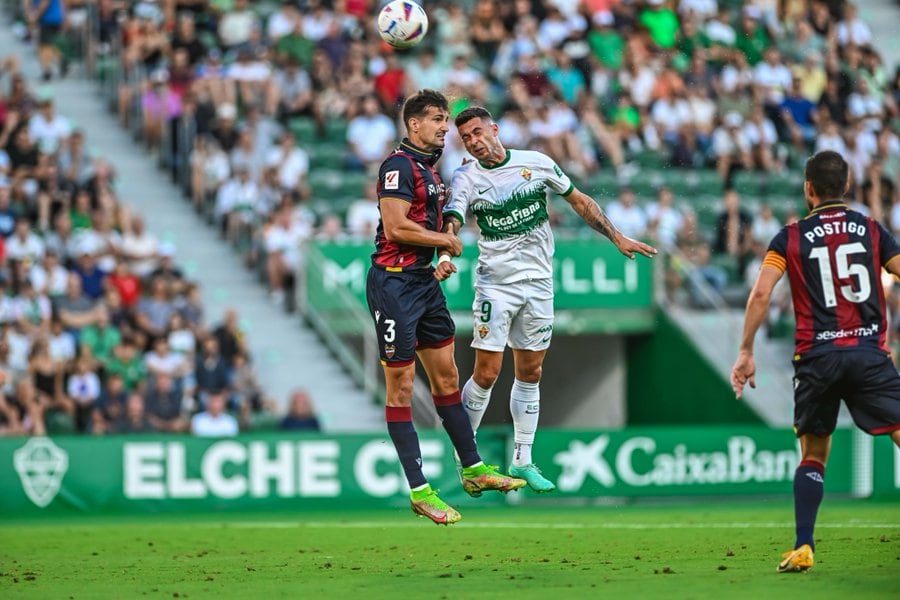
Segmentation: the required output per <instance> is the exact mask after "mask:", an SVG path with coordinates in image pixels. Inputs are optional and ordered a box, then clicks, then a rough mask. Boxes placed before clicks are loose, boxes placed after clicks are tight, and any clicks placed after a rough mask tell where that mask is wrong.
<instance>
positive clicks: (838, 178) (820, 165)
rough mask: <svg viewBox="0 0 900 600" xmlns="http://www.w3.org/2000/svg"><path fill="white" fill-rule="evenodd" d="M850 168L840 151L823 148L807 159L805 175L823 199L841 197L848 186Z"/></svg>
mask: <svg viewBox="0 0 900 600" xmlns="http://www.w3.org/2000/svg"><path fill="white" fill-rule="evenodd" d="M849 171H850V168H849V166H848V165H847V161H846V160H844V157H843V156H841V155H840V153H838V152H835V151H834V150H823V151H821V152H816V153H815V154H813V155H812V156H811V157H810V158H809V160H807V161H806V170H805V173H804V175H805V177H806V181H808V182H809V183H810V184H811V185H812V188H813V191H814V192H815V193H816V196H818V197H819V198H822V199H823V200H833V199H835V198H841V197H843V195H844V190H846V188H847V178H848V176H849Z"/></svg>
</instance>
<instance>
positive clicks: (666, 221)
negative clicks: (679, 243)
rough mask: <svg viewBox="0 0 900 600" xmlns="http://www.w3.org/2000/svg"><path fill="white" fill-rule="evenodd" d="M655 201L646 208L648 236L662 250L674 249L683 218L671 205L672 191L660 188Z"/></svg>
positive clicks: (663, 187)
mask: <svg viewBox="0 0 900 600" xmlns="http://www.w3.org/2000/svg"><path fill="white" fill-rule="evenodd" d="M656 197H657V201H656V202H654V203H652V204H650V205H649V206H648V207H647V221H648V234H649V236H650V239H652V240H653V241H654V242H655V243H656V244H658V245H659V246H661V247H662V248H663V249H666V250H669V249H672V248H674V246H675V241H676V239H677V236H678V232H679V231H680V230H681V228H682V226H683V224H684V217H683V216H682V214H681V211H679V210H678V209H677V208H675V206H674V205H673V200H674V196H673V195H672V190H671V189H669V188H668V187H665V186H662V187H660V188H659V190H658V191H657V196H656Z"/></svg>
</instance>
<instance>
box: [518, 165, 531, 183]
mask: <svg viewBox="0 0 900 600" xmlns="http://www.w3.org/2000/svg"><path fill="white" fill-rule="evenodd" d="M519 175H521V176H522V179H524V180H525V181H531V169H529V168H528V167H522V170H521V171H519Z"/></svg>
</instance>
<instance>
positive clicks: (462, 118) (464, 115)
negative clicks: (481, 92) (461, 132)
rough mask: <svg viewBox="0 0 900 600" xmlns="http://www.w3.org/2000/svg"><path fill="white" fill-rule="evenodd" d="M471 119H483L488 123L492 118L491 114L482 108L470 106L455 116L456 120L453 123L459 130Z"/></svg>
mask: <svg viewBox="0 0 900 600" xmlns="http://www.w3.org/2000/svg"><path fill="white" fill-rule="evenodd" d="M472 119H485V120H488V121H493V120H494V116H493V115H492V114H491V111H489V110H488V109H486V108H485V107H483V106H470V107H469V108H467V109H465V110H464V111H462V112H461V113H459V114H458V115H456V119H454V120H453V123H454V124H455V125H456V127H457V128H459V127H461V126H463V125H465V124H466V123H468V122H469V121H471V120H472Z"/></svg>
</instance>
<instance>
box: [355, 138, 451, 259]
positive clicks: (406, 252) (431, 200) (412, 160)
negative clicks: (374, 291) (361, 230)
mask: <svg viewBox="0 0 900 600" xmlns="http://www.w3.org/2000/svg"><path fill="white" fill-rule="evenodd" d="M440 156H441V151H440V150H437V151H435V152H427V151H425V150H422V149H421V148H418V147H416V146H414V145H413V144H412V143H411V142H410V141H409V140H408V139H404V140H403V141H402V142H400V145H399V146H398V147H397V148H396V149H395V150H394V151H393V152H392V153H391V154H390V155H388V157H387V158H386V159H385V160H384V162H383V163H381V169H380V170H379V172H378V201H379V203H380V202H381V201H382V200H383V199H385V198H397V199H399V200H403V201H404V202H409V204H410V207H409V212H408V213H407V218H409V219H410V220H411V221H414V222H416V223H418V224H419V225H421V226H422V227H424V228H425V229H429V230H431V231H440V230H441V227H442V225H443V217H442V213H443V209H444V202H445V201H446V188H445V187H444V183H443V181H441V176H440V175H439V174H438V172H437V171H436V170H435V168H434V165H435V163H436V162H437V161H438V159H439V158H440ZM434 252H435V249H434V247H433V246H412V245H408V244H398V243H396V242H392V241H390V240H388V239H387V237H385V235H384V224H383V223H382V222H381V221H379V222H378V229H377V230H376V231H375V252H374V254H372V265H373V266H375V267H379V268H382V269H388V270H391V271H408V270H415V269H427V268H431V263H432V261H433V260H434Z"/></svg>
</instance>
